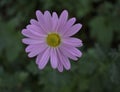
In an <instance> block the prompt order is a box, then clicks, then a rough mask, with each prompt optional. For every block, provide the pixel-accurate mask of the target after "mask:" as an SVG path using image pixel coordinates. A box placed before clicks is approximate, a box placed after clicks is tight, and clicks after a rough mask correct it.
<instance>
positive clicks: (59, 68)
mask: <svg viewBox="0 0 120 92" xmlns="http://www.w3.org/2000/svg"><path fill="white" fill-rule="evenodd" d="M57 68H58V71H59V72H63V65H62V63H61V62H60V61H59V63H58V67H57Z"/></svg>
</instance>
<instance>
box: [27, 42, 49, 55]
mask: <svg viewBox="0 0 120 92" xmlns="http://www.w3.org/2000/svg"><path fill="white" fill-rule="evenodd" d="M46 48H47V45H46V44H39V45H29V46H28V47H27V48H26V51H27V52H30V53H29V54H28V56H29V57H34V56H36V55H38V54H39V53H41V52H42V51H44V50H45V49H46Z"/></svg>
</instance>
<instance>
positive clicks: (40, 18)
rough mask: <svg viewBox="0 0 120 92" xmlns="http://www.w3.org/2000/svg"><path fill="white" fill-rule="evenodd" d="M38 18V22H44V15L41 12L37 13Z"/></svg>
mask: <svg viewBox="0 0 120 92" xmlns="http://www.w3.org/2000/svg"><path fill="white" fill-rule="evenodd" d="M36 16H37V19H38V21H41V22H44V15H43V14H42V12H41V11H40V10H37V11H36Z"/></svg>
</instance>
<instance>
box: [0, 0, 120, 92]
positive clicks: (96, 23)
mask: <svg viewBox="0 0 120 92" xmlns="http://www.w3.org/2000/svg"><path fill="white" fill-rule="evenodd" d="M38 9H39V10H41V11H42V12H44V11H45V10H49V11H50V12H53V11H56V12H57V13H58V14H60V13H61V12H62V11H63V10H64V9H66V10H68V11H69V17H70V18H71V17H76V18H77V23H78V22H80V23H82V24H83V27H82V29H81V30H80V31H79V32H78V33H77V34H76V35H75V37H77V38H80V39H82V40H83V43H84V46H83V47H82V48H80V50H81V51H82V52H83V56H82V58H80V59H79V60H78V61H75V62H73V61H71V63H72V68H71V70H70V71H64V72H63V73H59V72H58V71H57V70H53V69H52V68H51V67H50V64H48V65H47V67H45V69H44V70H42V71H40V70H39V69H38V68H37V65H36V64H35V58H33V59H29V58H28V57H27V54H26V53H25V51H24V49H25V47H26V45H24V44H22V42H21V39H22V38H23V36H22V34H21V30H22V29H23V28H25V26H26V25H27V24H29V20H30V19H31V18H36V17H35V11H36V10H38ZM0 92H120V0H0Z"/></svg>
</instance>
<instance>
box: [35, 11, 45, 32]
mask: <svg viewBox="0 0 120 92" xmlns="http://www.w3.org/2000/svg"><path fill="white" fill-rule="evenodd" d="M36 16H37V19H38V23H39V25H40V27H41V29H42V30H44V31H45V32H47V29H46V25H45V18H44V15H43V14H42V12H41V11H39V10H37V11H36Z"/></svg>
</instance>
